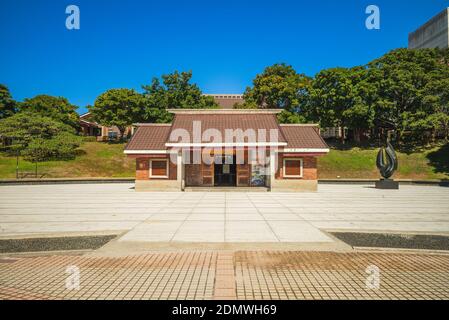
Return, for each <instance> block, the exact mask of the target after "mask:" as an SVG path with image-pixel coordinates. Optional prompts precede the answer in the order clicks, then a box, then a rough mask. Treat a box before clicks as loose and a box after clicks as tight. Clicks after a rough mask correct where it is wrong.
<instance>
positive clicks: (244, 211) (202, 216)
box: [0, 184, 449, 243]
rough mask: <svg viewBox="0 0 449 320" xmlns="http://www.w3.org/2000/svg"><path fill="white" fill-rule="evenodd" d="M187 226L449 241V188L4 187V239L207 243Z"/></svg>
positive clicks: (237, 234)
mask: <svg viewBox="0 0 449 320" xmlns="http://www.w3.org/2000/svg"><path fill="white" fill-rule="evenodd" d="M301 221H302V222H304V223H306V224H304V225H302V224H299V223H300V222H301ZM187 222H189V223H190V222H204V223H205V224H204V225H207V222H217V223H223V226H222V227H221V225H220V227H219V228H218V229H214V230H215V232H216V233H217V236H216V238H215V239H218V238H220V237H221V235H223V237H224V240H223V241H226V242H232V241H235V242H237V243H242V242H244V241H248V242H252V243H255V242H261V243H262V242H264V241H265V242H266V243H279V242H285V243H290V242H289V241H299V242H303V243H307V241H312V240H313V239H314V240H313V241H317V240H318V241H323V243H326V241H328V240H329V237H328V236H327V234H326V233H325V232H324V231H326V230H348V231H379V232H381V231H391V232H401V231H402V232H420V233H424V232H426V233H442V234H447V233H449V188H445V187H435V186H401V189H400V190H397V191H394V192H393V191H385V190H377V189H374V188H372V187H370V186H363V185H319V190H318V192H317V193H304V194H291V193H269V192H267V193H263V194H261V193H235V192H217V193H209V192H194V193H182V192H168V193H166V192H156V193H153V192H151V193H144V192H135V191H134V190H133V185H132V184H107V185H105V184H80V185H76V184H74V185H31V186H30V185H27V186H0V237H2V238H7V237H17V236H33V235H43V234H44V235H46V234H56V235H61V234H66V233H89V232H105V231H116V232H125V234H124V235H123V236H122V237H121V238H120V240H119V241H121V242H126V241H143V242H154V243H156V242H159V243H160V242H164V241H167V242H176V241H177V239H182V241H193V242H198V243H199V241H204V240H205V237H203V234H204V233H208V230H204V228H202V227H199V228H198V229H195V228H193V230H190V231H189V232H184V231H182V232H180V231H181V230H186V229H185V228H187V227H185V228H184V229H183V227H182V226H183V225H184V224H185V223H187ZM292 222H298V224H292ZM193 225H195V224H193ZM187 226H188V225H187ZM197 226H199V225H197ZM306 226H307V227H306ZM220 228H222V229H220ZM178 232H179V234H178ZM211 237H212V236H211ZM211 237H209V238H210V239H212V238H211ZM220 239H221V238H220ZM333 240H334V239H333ZM180 241H181V240H180ZM211 241H217V240H211ZM206 242H207V240H206Z"/></svg>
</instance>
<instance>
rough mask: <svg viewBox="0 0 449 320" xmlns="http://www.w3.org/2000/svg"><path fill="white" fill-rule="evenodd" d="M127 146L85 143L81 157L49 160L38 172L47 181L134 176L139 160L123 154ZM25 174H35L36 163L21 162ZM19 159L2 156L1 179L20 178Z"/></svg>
mask: <svg viewBox="0 0 449 320" xmlns="http://www.w3.org/2000/svg"><path fill="white" fill-rule="evenodd" d="M123 148H124V144H121V143H117V144H109V143H103V142H84V143H83V145H82V146H81V148H80V152H79V153H80V155H79V156H77V157H76V159H74V160H69V161H48V162H43V163H39V164H38V173H39V174H41V173H45V177H46V178H69V177H70V178H75V177H113V178H117V177H134V176H135V161H134V160H133V159H127V158H126V156H125V155H124V154H123ZM19 168H20V171H21V172H34V164H33V163H30V162H28V161H24V160H20V162H19ZM15 170H16V158H14V157H6V156H4V155H0V178H3V179H5V178H15V177H16V171H15Z"/></svg>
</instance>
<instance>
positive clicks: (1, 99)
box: [0, 84, 16, 119]
mask: <svg viewBox="0 0 449 320" xmlns="http://www.w3.org/2000/svg"><path fill="white" fill-rule="evenodd" d="M14 113H16V102H15V101H14V100H13V98H12V96H11V93H10V92H9V89H8V87H6V86H5V85H3V84H0V119H3V118H6V117H9V116H12V115H13V114H14Z"/></svg>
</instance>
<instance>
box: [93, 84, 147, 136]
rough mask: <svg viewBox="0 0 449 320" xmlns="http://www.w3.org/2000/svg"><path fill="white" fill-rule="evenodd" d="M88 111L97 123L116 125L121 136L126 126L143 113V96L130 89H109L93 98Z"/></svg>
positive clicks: (135, 120)
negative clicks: (93, 102)
mask: <svg viewBox="0 0 449 320" xmlns="http://www.w3.org/2000/svg"><path fill="white" fill-rule="evenodd" d="M89 111H90V112H91V113H92V115H93V118H94V119H95V121H97V122H98V123H101V124H102V125H105V126H109V127H110V126H116V127H117V128H118V129H119V131H120V138H121V139H122V138H123V135H124V132H125V130H126V127H128V126H130V125H132V124H133V123H134V122H137V121H138V120H139V119H140V118H141V115H142V114H143V113H144V98H143V96H142V95H141V94H139V93H137V92H136V91H135V90H131V89H111V90H108V91H106V92H104V93H102V94H101V95H100V96H98V98H97V99H96V100H95V104H94V105H93V106H91V107H90V109H89Z"/></svg>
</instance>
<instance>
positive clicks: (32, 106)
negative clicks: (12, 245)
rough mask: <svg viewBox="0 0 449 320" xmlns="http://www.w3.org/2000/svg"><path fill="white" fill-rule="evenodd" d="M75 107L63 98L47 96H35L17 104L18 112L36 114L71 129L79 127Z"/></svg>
mask: <svg viewBox="0 0 449 320" xmlns="http://www.w3.org/2000/svg"><path fill="white" fill-rule="evenodd" d="M76 109H77V107H76V106H74V105H73V104H71V103H70V102H69V101H68V100H67V99H66V98H64V97H53V96H49V95H45V94H42V95H37V96H35V97H34V98H31V99H25V100H24V101H23V102H22V103H20V104H19V110H20V111H26V112H33V113H38V114H40V115H42V116H46V117H50V118H52V119H55V120H58V121H60V122H62V123H65V124H67V125H69V126H71V127H73V128H78V126H79V123H78V121H79V116H78V113H76Z"/></svg>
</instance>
